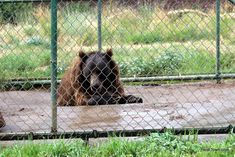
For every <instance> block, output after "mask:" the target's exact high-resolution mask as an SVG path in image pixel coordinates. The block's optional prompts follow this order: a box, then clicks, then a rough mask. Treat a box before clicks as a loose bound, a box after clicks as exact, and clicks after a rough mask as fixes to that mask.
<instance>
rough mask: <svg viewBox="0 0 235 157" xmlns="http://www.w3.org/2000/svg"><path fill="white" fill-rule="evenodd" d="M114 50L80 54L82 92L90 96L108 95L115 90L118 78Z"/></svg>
mask: <svg viewBox="0 0 235 157" xmlns="http://www.w3.org/2000/svg"><path fill="white" fill-rule="evenodd" d="M112 56H113V53H112V50H111V49H109V50H107V51H106V52H105V53H102V52H90V53H87V54H86V53H84V52H82V51H81V52H79V57H80V60H81V64H80V69H81V76H80V77H79V82H80V84H81V87H82V90H83V92H84V93H86V94H88V95H106V94H109V93H113V91H114V90H115V85H114V83H115V81H116V78H117V77H118V76H117V75H119V74H118V71H116V68H115V66H117V65H116V64H115V62H114V61H113V60H112Z"/></svg>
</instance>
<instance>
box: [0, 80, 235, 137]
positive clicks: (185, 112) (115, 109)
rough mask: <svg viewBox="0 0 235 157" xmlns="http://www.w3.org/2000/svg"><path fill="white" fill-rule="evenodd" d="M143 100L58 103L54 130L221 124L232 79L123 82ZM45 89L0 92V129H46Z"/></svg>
mask: <svg viewBox="0 0 235 157" xmlns="http://www.w3.org/2000/svg"><path fill="white" fill-rule="evenodd" d="M125 90H126V93H127V94H134V95H136V96H140V97H142V98H143V99H144V103H143V104H124V105H104V106H80V107H58V108H57V109H58V116H57V119H58V131H61V132H64V131H91V130H102V131H106V130H107V131H108V130H115V129H118V130H121V129H125V130H132V129H159V128H163V127H170V128H172V127H174V128H184V127H200V128H203V127H221V126H223V127H226V126H228V125H229V124H232V125H235V82H230V83H226V84H224V83H222V84H215V83H205V82H204V83H194V84H187V85H186V84H184V85H182V84H181V85H180V84H179V85H162V86H135V87H133V86H132V87H129V86H128V87H125ZM50 104H51V103H50V93H49V92H48V91H43V90H34V91H8V92H0V112H1V113H2V115H3V116H4V119H5V121H6V126H5V127H4V128H1V129H0V134H1V133H8V132H21V133H22V132H49V131H50V128H51V107H50Z"/></svg>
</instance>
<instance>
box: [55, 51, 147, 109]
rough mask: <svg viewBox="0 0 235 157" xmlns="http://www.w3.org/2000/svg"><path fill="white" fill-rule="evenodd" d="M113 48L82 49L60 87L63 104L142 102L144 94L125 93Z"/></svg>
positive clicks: (60, 103)
mask: <svg viewBox="0 0 235 157" xmlns="http://www.w3.org/2000/svg"><path fill="white" fill-rule="evenodd" d="M112 56H113V52H112V50H111V49H109V50H107V51H106V52H105V53H102V52H98V51H96V52H89V53H84V52H83V51H80V52H79V57H78V59H76V60H75V62H74V63H73V65H72V66H71V68H70V69H69V70H68V71H66V72H65V74H64V76H63V78H62V80H61V83H60V86H59V87H58V90H57V94H58V99H57V104H58V105H59V106H77V105H105V104H125V103H142V102H143V100H142V99H141V98H138V97H135V96H133V95H125V94H124V89H123V86H122V85H121V82H120V76H119V68H118V66H117V64H116V63H115V61H114V60H113V59H112Z"/></svg>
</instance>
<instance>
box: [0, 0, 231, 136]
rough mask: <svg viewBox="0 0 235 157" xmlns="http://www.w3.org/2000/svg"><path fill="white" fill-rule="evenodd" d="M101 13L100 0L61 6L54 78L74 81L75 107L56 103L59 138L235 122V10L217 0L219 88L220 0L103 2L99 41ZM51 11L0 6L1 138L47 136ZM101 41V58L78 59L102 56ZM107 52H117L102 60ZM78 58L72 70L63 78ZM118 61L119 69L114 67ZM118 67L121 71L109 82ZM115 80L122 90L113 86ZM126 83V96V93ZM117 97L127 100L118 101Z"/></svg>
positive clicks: (45, 5) (39, 6)
mask: <svg viewBox="0 0 235 157" xmlns="http://www.w3.org/2000/svg"><path fill="white" fill-rule="evenodd" d="M97 7H98V5H97V1H85V0H83V1H69V2H68V1H59V2H58V12H57V14H58V15H57V16H58V22H57V23H58V26H57V28H58V29H57V33H58V34H57V35H58V39H57V49H58V58H57V65H58V66H57V73H58V80H60V79H61V78H62V77H63V76H65V77H64V78H66V79H67V80H69V81H70V82H71V81H72V80H71V79H72V78H73V79H74V80H73V81H74V82H75V83H74V84H73V85H71V84H68V83H65V84H64V86H63V88H64V90H65V93H66V94H68V95H70V97H69V99H73V102H74V104H67V105H69V106H63V105H62V106H58V107H57V131H58V132H89V131H94V130H97V131H117V130H123V131H126V130H132V131H135V130H143V131H144V130H148V129H163V128H175V129H185V128H202V129H213V128H217V127H227V126H228V125H234V123H235V122H234V119H235V107H234V106H235V105H234V104H235V97H234V95H235V94H234V93H235V84H234V80H233V79H232V78H234V74H235V64H234V63H235V30H234V29H233V28H234V27H235V8H234V4H232V3H231V2H229V1H221V7H220V25H219V26H220V45H219V46H220V49H219V50H220V62H219V63H220V69H219V70H220V71H219V72H220V73H221V76H220V77H221V78H222V80H221V82H220V83H219V84H216V82H215V81H214V79H216V77H215V75H216V73H217V72H218V71H216V67H217V65H216V59H217V57H218V56H216V52H217V50H218V49H217V48H218V45H216V22H217V21H216V3H215V1H205V2H204V1H203V2H202V1H195V2H193V3H192V2H189V1H184V0H182V1H161V0H158V1H121V0H116V1H112V0H109V1H103V4H102V14H101V19H102V25H101V36H100V37H99V36H98V22H97V16H98V8H97ZM50 11H51V10H50V3H49V2H43V1H41V2H40V1H37V2H36V1H35V2H33V1H31V2H27V3H22V2H15V1H8V2H7V3H6V2H3V1H1V2H0V28H1V29H0V34H1V36H0V73H1V75H0V89H1V91H0V127H1V126H4V125H5V126H4V127H2V128H1V130H0V135H1V138H3V137H4V135H8V134H9V133H13V134H11V135H12V136H17V134H19V133H29V132H33V133H42V135H43V134H45V133H50V131H51V126H52V116H51V115H52V109H51V96H50V77H51V56H50V52H51V43H50V42H51V14H50ZM217 24H218V23H217ZM217 26H218V25H217ZM99 39H100V40H101V43H102V54H98V53H95V54H90V55H85V54H84V55H85V57H84V55H82V57H81V52H80V51H81V50H82V51H84V52H85V53H86V54H89V52H93V51H95V52H97V51H98V46H97V45H98V40H99ZM110 48H111V49H112V53H113V56H110V55H109V52H107V54H106V56H105V53H106V51H107V49H110ZM108 51H109V50H108ZM79 52H80V58H81V59H80V60H79ZM107 55H108V57H107ZM110 57H111V58H112V60H110ZM84 58H86V59H84ZM76 60H79V61H77V62H76V64H74V65H73V66H74V67H75V68H73V69H75V70H74V71H73V70H72V71H70V74H67V75H64V74H65V72H66V71H68V70H69V67H70V66H71V64H72V63H73V62H74V61H76ZM100 60H101V61H100ZM113 61H115V63H116V64H117V65H115V66H111V65H112V64H113ZM80 62H83V64H82V65H81V64H80ZM78 67H79V68H78ZM117 67H118V68H119V69H118V70H119V71H120V74H119V75H117V73H114V74H115V76H114V77H112V76H111V74H113V70H115V69H117ZM86 68H88V69H89V70H84V69H86ZM78 69H80V71H76V70H78ZM78 74H79V76H80V74H81V75H82V76H83V77H84V78H83V79H82V80H80V77H78ZM93 74H95V75H96V77H95V78H94V79H93V80H92V79H91V77H93ZM71 75H72V76H71ZM119 78H120V80H121V84H116V81H117V80H119ZM223 78H231V79H229V80H224V79H223ZM204 79H207V80H204ZM107 80H108V81H107ZM69 81H68V82H69ZM87 81H88V83H87ZM58 82H60V81H58ZM62 82H63V80H62ZM97 82H98V84H99V86H98V87H97V86H96V83H97ZM92 83H94V86H92ZM101 86H102V87H101ZM122 86H123V90H124V92H125V95H123V93H122V92H121V93H120V90H121V89H120V90H119V87H122ZM70 87H72V88H73V90H72V93H68V90H69V88H70ZM59 88H60V87H59ZM81 88H82V89H81ZM101 88H102V89H101ZM115 88H118V89H115ZM94 89H95V90H94ZM100 90H102V91H103V92H100ZM116 90H118V92H116ZM92 91H93V92H92ZM110 91H111V92H110ZM65 93H63V94H64V95H65ZM97 95H98V98H97V97H96V96H97ZM58 96H59V95H58ZM126 96H131V97H126ZM77 97H83V98H84V100H85V101H86V103H85V104H87V102H88V101H89V102H90V101H95V102H97V103H98V101H99V102H102V101H107V102H104V103H101V104H106V105H94V106H89V105H83V106H81V104H82V103H79V101H78V99H77ZM129 98H130V99H129ZM138 98H141V99H142V100H143V103H140V101H138V100H137V99H138ZM119 100H120V101H119ZM121 100H122V101H124V102H125V104H115V103H120V102H121ZM126 101H127V102H126ZM107 103H108V104H110V103H114V104H113V105H107ZM70 105H75V106H70ZM1 138H0V139H1Z"/></svg>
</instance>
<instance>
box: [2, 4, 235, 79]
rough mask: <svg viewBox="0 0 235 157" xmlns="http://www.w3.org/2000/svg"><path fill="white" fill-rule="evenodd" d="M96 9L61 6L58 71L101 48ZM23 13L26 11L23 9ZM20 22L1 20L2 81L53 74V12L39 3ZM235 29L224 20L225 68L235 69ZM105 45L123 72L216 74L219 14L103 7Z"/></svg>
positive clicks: (152, 8)
mask: <svg viewBox="0 0 235 157" xmlns="http://www.w3.org/2000/svg"><path fill="white" fill-rule="evenodd" d="M96 10H97V8H96V7H94V6H92V5H91V4H90V3H71V4H69V5H65V6H64V7H59V9H58V73H59V76H61V75H62V74H63V73H64V71H65V70H66V69H67V67H68V66H69V64H70V63H71V61H72V60H73V59H74V57H75V56H76V54H77V52H78V51H79V50H80V49H81V48H82V49H84V50H85V51H89V50H97V39H98V38H97V11H96ZM24 12H25V11H24ZM30 13H32V14H26V13H24V16H20V17H19V18H21V19H19V20H17V21H18V24H17V25H10V24H5V23H4V24H1V28H2V29H1V30H0V35H1V37H3V38H0V52H1V53H0V73H1V75H0V80H4V79H16V78H22V77H23V78H29V77H31V78H35V77H36V78H41V77H50V62H49V60H50V58H49V57H50V10H49V8H48V7H42V6H41V7H35V8H31V9H30ZM234 27H235V22H234V19H233V18H232V17H231V16H230V15H227V16H223V17H222V18H221V41H222V42H221V53H222V54H221V68H222V69H221V71H222V73H225V72H228V73H232V72H235V64H234V63H235V51H234V50H235V40H234V39H235V34H234V31H232V28H234ZM102 43H103V47H104V49H105V48H109V47H112V48H113V50H114V54H115V55H114V58H115V60H116V61H117V62H118V64H119V65H120V70H121V75H122V76H124V77H125V76H156V75H184V74H205V73H214V72H215V51H216V50H215V14H214V12H208V16H202V15H200V14H197V13H187V14H183V15H182V16H176V17H171V16H167V11H165V10H162V9H159V8H158V7H156V6H151V7H150V6H138V7H136V8H134V7H130V6H129V7H128V6H116V5H113V6H109V5H107V6H106V5H105V6H104V8H103V17H102Z"/></svg>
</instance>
